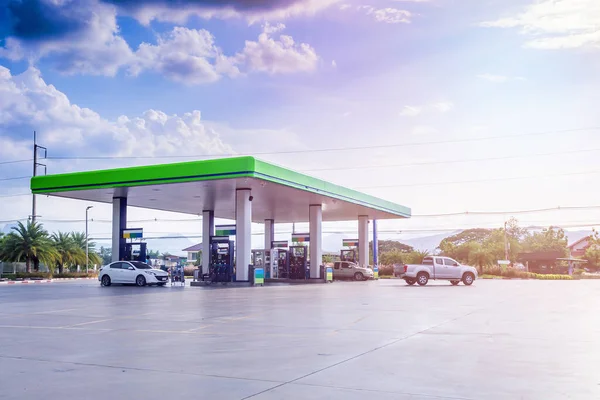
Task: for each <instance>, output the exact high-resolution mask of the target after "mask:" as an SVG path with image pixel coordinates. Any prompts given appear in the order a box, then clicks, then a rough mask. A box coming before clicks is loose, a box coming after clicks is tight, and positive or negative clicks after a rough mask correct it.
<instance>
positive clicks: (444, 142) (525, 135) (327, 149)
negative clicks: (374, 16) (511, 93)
mask: <svg viewBox="0 0 600 400" xmlns="http://www.w3.org/2000/svg"><path fill="white" fill-rule="evenodd" d="M599 129H600V127H598V126H594V127H589V128H575V129H564V130H554V131H543V132H530V133H525V134H520V135H503V136H487V137H476V138H464V139H449V140H438V141H429V142H414V143H397V144H386V145H372V146H354V147H349V146H348V147H330V148H323V149H306V150H282V151H265V152H252V153H229V154H197V155H164V156H73V157H69V156H64V157H61V156H56V157H48V159H50V160H118V159H130V160H134V159H168V158H200V157H235V156H243V155H277V154H302V153H315V152H331V151H351V150H372V149H381V148H390V147H394V148H396V147H412V146H430V145H436V144H450V143H466V142H480V141H488V140H498V139H511V138H512V139H519V138H524V137H530V136H542V135H552V134H558V133H572V132H579V131H593V130H599Z"/></svg>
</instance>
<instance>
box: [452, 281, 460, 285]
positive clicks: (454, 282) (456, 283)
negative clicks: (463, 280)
mask: <svg viewBox="0 0 600 400" xmlns="http://www.w3.org/2000/svg"><path fill="white" fill-rule="evenodd" d="M450 283H451V284H452V285H453V286H456V285H458V284H459V283H460V281H450Z"/></svg>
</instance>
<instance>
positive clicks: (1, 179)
mask: <svg viewBox="0 0 600 400" xmlns="http://www.w3.org/2000/svg"><path fill="white" fill-rule="evenodd" d="M29 178H31V176H15V177H12V178H0V181H16V180H19V179H29Z"/></svg>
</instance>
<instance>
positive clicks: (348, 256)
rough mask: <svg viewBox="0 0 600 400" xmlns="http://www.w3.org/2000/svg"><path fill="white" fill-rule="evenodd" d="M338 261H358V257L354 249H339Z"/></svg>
mask: <svg viewBox="0 0 600 400" xmlns="http://www.w3.org/2000/svg"><path fill="white" fill-rule="evenodd" d="M340 261H349V262H353V263H356V262H357V261H358V258H357V257H356V249H350V250H341V251H340Z"/></svg>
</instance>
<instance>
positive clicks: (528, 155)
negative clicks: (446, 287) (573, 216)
mask: <svg viewBox="0 0 600 400" xmlns="http://www.w3.org/2000/svg"><path fill="white" fill-rule="evenodd" d="M595 151H600V148H596V149H582V150H573V151H558V152H553V153H536V154H524V155H516V156H502V157H486V158H472V159H463V160H448V161H425V162H415V163H405V164H388V165H363V166H358V167H328V168H311V169H301V170H300V171H304V172H316V171H338V170H356V169H370V168H397V167H415V166H421V165H439V164H442V165H444V164H458V163H469V162H477V161H497V160H512V159H517V158H529V157H543V156H556V155H564V154H578V153H591V152H595Z"/></svg>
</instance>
